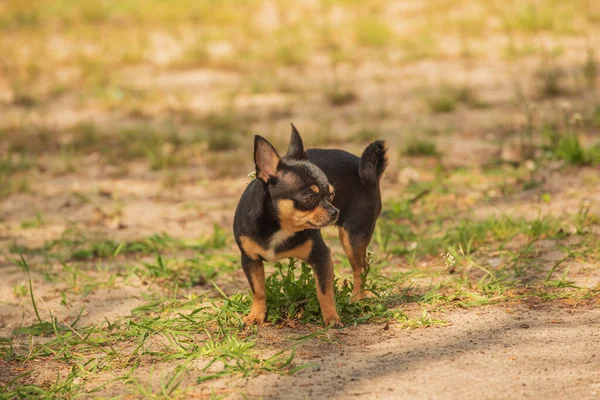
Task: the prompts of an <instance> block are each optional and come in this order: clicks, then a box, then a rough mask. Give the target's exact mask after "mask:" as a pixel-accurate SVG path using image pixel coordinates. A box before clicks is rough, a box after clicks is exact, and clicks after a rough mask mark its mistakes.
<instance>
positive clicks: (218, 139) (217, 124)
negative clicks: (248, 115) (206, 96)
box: [201, 112, 242, 151]
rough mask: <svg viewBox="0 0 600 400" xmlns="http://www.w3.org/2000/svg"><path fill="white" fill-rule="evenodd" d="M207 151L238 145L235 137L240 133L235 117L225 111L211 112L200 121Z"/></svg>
mask: <svg viewBox="0 0 600 400" xmlns="http://www.w3.org/2000/svg"><path fill="white" fill-rule="evenodd" d="M201 129H202V130H203V131H204V134H205V137H206V140H207V143H208V150H209V151H225V150H231V149H234V148H236V147H237V146H238V142H237V137H238V136H239V135H240V133H242V129H241V127H240V125H239V122H238V120H237V119H236V117H235V116H234V115H233V114H232V113H231V112H227V113H225V114H223V115H218V114H213V115H211V116H209V117H207V118H206V119H204V120H203V121H202V122H201Z"/></svg>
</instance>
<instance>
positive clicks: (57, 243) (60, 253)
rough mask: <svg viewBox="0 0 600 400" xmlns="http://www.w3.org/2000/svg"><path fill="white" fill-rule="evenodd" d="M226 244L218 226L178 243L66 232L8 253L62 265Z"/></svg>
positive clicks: (163, 238)
mask: <svg viewBox="0 0 600 400" xmlns="http://www.w3.org/2000/svg"><path fill="white" fill-rule="evenodd" d="M225 244H226V236H225V235H224V232H223V229H222V228H220V227H219V226H216V225H215V227H214V233H213V234H211V235H208V236H206V237H204V238H200V239H198V240H188V241H185V240H180V239H175V238H173V237H171V236H169V235H168V234H166V233H161V234H154V235H151V236H148V237H146V238H142V239H138V240H129V241H122V242H118V241H114V240H112V239H98V238H94V237H90V236H88V235H85V234H83V233H82V232H80V231H78V230H75V229H68V230H66V231H65V232H64V233H63V235H62V237H61V238H60V239H56V240H50V241H47V242H45V243H44V245H43V246H42V247H41V248H24V247H22V246H16V245H13V246H12V248H11V249H10V251H11V253H13V254H16V253H23V254H32V255H33V254H41V255H44V256H45V257H47V258H50V259H57V260H60V261H62V262H67V261H86V260H97V259H106V258H114V257H116V256H118V255H154V254H156V253H157V252H160V253H165V252H173V251H179V250H185V249H192V250H207V249H221V248H223V247H224V246H225Z"/></svg>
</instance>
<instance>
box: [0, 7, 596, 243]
mask: <svg viewBox="0 0 600 400" xmlns="http://www.w3.org/2000/svg"><path fill="white" fill-rule="evenodd" d="M599 22H600V3H599V2H597V1H594V0H574V1H568V2H567V1H559V0H529V1H522V0H519V1H495V0H479V1H461V0H418V1H406V0H403V1H374V0H365V1H363V0H361V1H358V0H321V1H319V0H305V1H286V0H266V1H260V0H256V1H254V0H249V1H233V0H223V1H203V0H200V1H199V0H177V1H165V0H147V1H143V2H141V1H133V0H122V1H108V0H78V1H74V0H54V1H32V0H2V1H0V54H1V55H0V138H1V141H0V201H1V204H2V207H1V208H2V211H1V212H0V219H1V220H2V222H3V223H4V224H5V230H4V239H2V240H3V241H5V242H6V241H12V240H13V239H14V238H15V237H20V238H22V239H26V240H33V241H34V242H36V241H37V242H39V243H42V242H43V241H44V240H47V239H48V238H52V237H54V236H56V235H59V234H60V233H61V232H62V231H63V230H64V229H65V227H66V226H69V225H71V224H83V225H85V226H86V227H89V228H90V229H101V230H102V229H108V230H111V231H112V230H115V231H119V232H123V234H124V235H125V236H127V235H130V236H131V235H134V236H138V235H144V234H149V233H152V232H156V231H161V230H165V231H169V232H172V233H174V234H178V235H183V236H186V235H190V236H195V235H197V234H199V233H200V232H202V231H205V230H212V229H213V228H212V227H213V224H215V223H216V224H221V225H223V226H229V225H230V222H231V221H230V220H231V215H232V212H233V209H234V208H235V204H236V202H237V199H238V198H239V194H240V193H241V191H242V190H243V188H244V187H245V185H246V183H247V178H246V175H247V174H248V173H249V172H251V170H252V169H253V163H252V135H254V134H261V135H264V136H266V137H267V138H268V139H270V140H271V141H272V142H273V144H274V145H275V146H276V147H277V148H278V149H279V150H280V151H284V149H285V146H286V145H287V140H288V138H289V134H290V125H289V124H290V122H294V124H295V125H296V126H297V127H298V129H299V130H300V132H301V134H302V135H303V137H304V141H305V144H306V145H307V147H317V146H318V147H341V148H345V149H347V150H349V151H352V152H355V153H359V152H361V151H362V149H363V148H364V147H365V146H366V144H368V143H369V142H370V141H372V140H375V139H379V138H382V139H386V140H388V141H389V144H390V148H391V151H390V153H391V167H390V169H389V171H388V173H387V174H386V176H385V182H386V183H385V185H386V187H387V189H386V190H384V192H385V196H386V198H388V199H389V198H398V197H399V196H401V193H403V190H404V189H405V188H406V187H407V186H408V185H415V184H417V185H421V187H425V186H427V183H428V182H429V183H431V182H434V181H435V182H440V180H441V181H443V180H444V179H454V183H457V182H459V183H460V184H462V183H464V182H467V180H468V179H466V178H456V176H457V172H459V173H460V174H462V175H466V176H468V177H470V178H469V179H470V180H468V183H464V187H463V188H462V189H458V190H457V193H458V194H457V195H456V196H455V197H454V198H453V199H454V200H453V201H454V202H456V199H457V198H469V197H474V198H481V197H484V198H486V199H507V198H508V197H507V196H511V195H514V194H515V193H518V192H520V191H522V190H525V191H526V190H530V189H535V188H538V187H540V186H543V185H545V184H546V183H547V182H548V179H546V175H545V174H547V173H554V174H555V175H556V174H558V175H561V176H567V177H568V176H570V175H572V174H573V173H574V172H573V171H580V170H578V169H577V168H583V171H584V172H583V175H582V176H584V177H585V179H586V182H587V183H589V184H592V185H596V184H597V183H598V179H597V177H595V176H596V173H597V170H596V169H594V165H597V164H598V163H600V145H598V132H599V128H600V99H599V98H598V89H597V77H598V52H597V51H596V49H597V47H598V40H599V37H598V34H599V31H600V24H599ZM569 166H571V167H569ZM565 168H566V169H565ZM569 168H571V169H569ZM572 168H575V169H572ZM586 168H587V169H586ZM590 168H591V169H590ZM548 171H550V172H548ZM557 171H558V172H557ZM585 171H587V172H585ZM576 173H577V174H579V172H576ZM460 174H459V175H460ZM536 174H537V175H536ZM462 175H461V176H462ZM498 177H500V178H498ZM463 181H464V182H463ZM461 182H462V183H461ZM488 182H492V183H488ZM557 182H561V181H557ZM457 184H458V183H457ZM556 185H558V186H556V187H559V186H560V185H561V184H560V183H556ZM551 190H552V188H551V187H545V188H544V189H543V191H544V192H548V191H551ZM461 191H462V192H461ZM474 191H475V192H477V193H475V194H474V195H473V193H474ZM417 192H418V193H420V192H419V191H417ZM461 193H462V194H461ZM461 196H462V197H461ZM453 204H456V203H453ZM458 207H459V208H460V205H459V206H458ZM42 226H43V227H44V229H42V230H36V229H34V230H33V231H35V232H37V233H36V234H31V232H32V230H31V229H32V228H40V227H42ZM7 232H9V233H7ZM115 234H116V235H120V234H121V233H115Z"/></svg>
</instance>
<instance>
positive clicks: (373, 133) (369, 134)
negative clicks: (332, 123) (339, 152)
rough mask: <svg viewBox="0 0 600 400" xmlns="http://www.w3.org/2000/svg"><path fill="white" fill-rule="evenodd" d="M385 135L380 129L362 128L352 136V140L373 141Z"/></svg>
mask: <svg viewBox="0 0 600 400" xmlns="http://www.w3.org/2000/svg"><path fill="white" fill-rule="evenodd" d="M383 137H384V135H383V133H382V132H380V131H378V130H375V129H369V128H362V129H360V130H358V132H356V133H355V134H354V135H353V136H352V140H355V141H357V142H372V141H374V140H377V139H381V138H383Z"/></svg>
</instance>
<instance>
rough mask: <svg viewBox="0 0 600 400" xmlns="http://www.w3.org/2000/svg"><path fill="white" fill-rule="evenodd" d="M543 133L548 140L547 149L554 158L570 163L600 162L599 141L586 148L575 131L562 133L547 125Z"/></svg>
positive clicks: (596, 163)
mask: <svg viewBox="0 0 600 400" xmlns="http://www.w3.org/2000/svg"><path fill="white" fill-rule="evenodd" d="M545 135H546V137H547V138H548V141H549V144H548V145H547V150H548V151H549V152H550V154H551V155H552V157H554V158H555V159H558V160H563V161H565V162H567V163H568V164H572V165H598V164H600V143H599V144H595V145H592V146H590V147H587V148H586V147H584V146H583V144H582V143H581V140H580V138H579V136H578V135H577V134H576V133H574V132H570V131H567V132H566V133H562V132H561V131H560V130H559V129H558V128H554V127H547V128H546V130H545Z"/></svg>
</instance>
